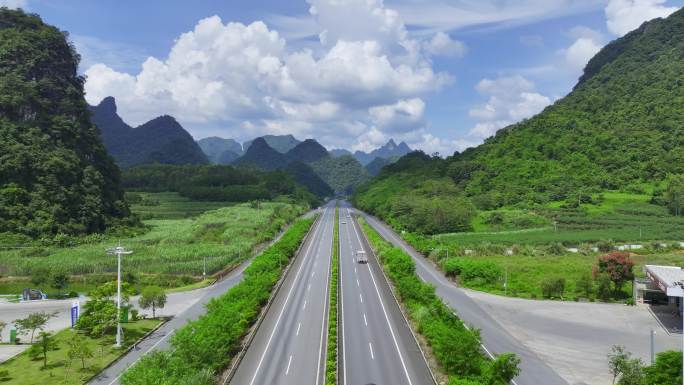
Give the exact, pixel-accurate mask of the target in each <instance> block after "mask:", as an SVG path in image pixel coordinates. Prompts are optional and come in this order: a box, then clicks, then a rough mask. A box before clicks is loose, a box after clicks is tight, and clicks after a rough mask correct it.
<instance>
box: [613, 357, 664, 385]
mask: <svg viewBox="0 0 684 385" xmlns="http://www.w3.org/2000/svg"><path fill="white" fill-rule="evenodd" d="M643 381H644V364H643V362H641V360H640V359H638V358H633V359H629V360H627V361H625V362H624V363H623V366H622V374H621V375H620V381H618V384H619V385H643ZM658 385H660V384H658Z"/></svg>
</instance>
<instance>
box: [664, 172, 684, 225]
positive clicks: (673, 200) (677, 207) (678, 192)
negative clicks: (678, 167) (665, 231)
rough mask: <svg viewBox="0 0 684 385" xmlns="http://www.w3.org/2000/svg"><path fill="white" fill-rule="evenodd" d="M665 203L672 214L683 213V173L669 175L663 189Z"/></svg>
mask: <svg viewBox="0 0 684 385" xmlns="http://www.w3.org/2000/svg"><path fill="white" fill-rule="evenodd" d="M665 203H666V204H667V208H668V209H670V213H672V215H677V216H679V215H684V174H682V175H672V176H670V180H669V182H668V185H667V190H665Z"/></svg>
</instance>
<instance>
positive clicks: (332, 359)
mask: <svg viewBox="0 0 684 385" xmlns="http://www.w3.org/2000/svg"><path fill="white" fill-rule="evenodd" d="M339 213H340V208H339V207H335V227H334V229H333V250H332V269H331V270H332V272H331V277H330V304H329V306H330V307H329V312H328V354H327V361H326V366H325V384H326V385H337V336H338V333H337V290H338V286H337V282H338V280H339V257H340V255H339V253H340V239H339V234H340V216H339Z"/></svg>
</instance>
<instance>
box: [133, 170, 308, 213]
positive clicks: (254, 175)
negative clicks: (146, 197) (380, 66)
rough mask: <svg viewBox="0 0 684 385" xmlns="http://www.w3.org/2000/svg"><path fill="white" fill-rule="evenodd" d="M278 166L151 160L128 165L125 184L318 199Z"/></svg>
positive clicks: (220, 195)
mask: <svg viewBox="0 0 684 385" xmlns="http://www.w3.org/2000/svg"><path fill="white" fill-rule="evenodd" d="M295 178H296V177H295V176H293V175H291V174H289V173H287V172H285V171H282V170H279V171H273V172H266V171H260V170H256V169H253V168H245V169H240V168H235V167H232V166H222V165H169V164H149V165H141V166H137V167H133V168H130V169H127V170H126V171H124V173H123V186H124V187H125V188H126V189H127V190H131V191H149V192H161V191H175V192H178V193H180V194H181V195H183V196H186V197H188V198H191V199H195V200H204V201H228V202H247V201H254V200H266V199H280V198H286V199H291V200H295V201H299V202H306V203H309V204H312V205H313V204H317V203H319V199H317V198H316V197H315V196H314V195H313V194H312V193H310V192H309V191H307V189H305V188H304V187H303V186H301V185H300V184H298V183H297V182H296V181H295Z"/></svg>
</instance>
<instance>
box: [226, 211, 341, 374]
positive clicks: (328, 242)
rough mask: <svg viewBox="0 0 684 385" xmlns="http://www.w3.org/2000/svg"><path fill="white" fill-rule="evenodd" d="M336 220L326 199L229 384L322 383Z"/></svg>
mask: <svg viewBox="0 0 684 385" xmlns="http://www.w3.org/2000/svg"><path fill="white" fill-rule="evenodd" d="M334 220H335V203H334V202H330V203H328V204H327V205H326V206H325V207H324V211H323V215H322V216H321V219H320V220H319V221H318V222H317V224H316V227H315V228H314V230H313V233H312V234H311V236H310V237H309V238H308V240H307V242H306V243H305V244H304V245H303V247H302V248H301V250H300V254H299V255H298V256H297V258H296V260H295V261H294V262H293V264H292V265H291V268H290V270H289V272H288V273H287V277H286V278H285V281H284V282H283V285H282V286H281V288H280V291H279V292H278V294H277V295H276V297H275V299H274V302H273V304H272V305H271V308H270V309H269V310H268V312H267V313H266V316H265V318H264V321H263V323H262V324H261V325H260V327H259V329H258V330H257V332H256V334H255V336H254V340H253V341H252V343H251V345H250V347H249V348H248V349H247V352H246V354H245V356H244V358H243V360H242V362H241V363H240V365H239V366H238V368H237V371H236V372H235V375H234V376H233V378H232V379H231V382H230V383H231V384H233V385H266V384H277V385H322V384H324V382H325V381H324V376H325V357H326V349H327V338H326V337H327V329H328V322H327V321H328V298H329V295H328V294H329V293H328V291H329V290H328V288H329V279H330V267H331V265H330V261H331V257H332V245H333V225H334Z"/></svg>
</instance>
